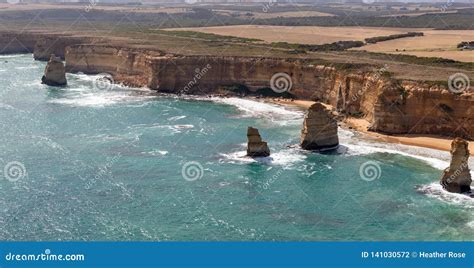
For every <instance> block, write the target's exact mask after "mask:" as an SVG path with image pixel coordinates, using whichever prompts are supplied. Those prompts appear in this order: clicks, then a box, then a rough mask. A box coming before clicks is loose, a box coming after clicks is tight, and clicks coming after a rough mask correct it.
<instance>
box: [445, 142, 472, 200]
mask: <svg viewBox="0 0 474 268" xmlns="http://www.w3.org/2000/svg"><path fill="white" fill-rule="evenodd" d="M468 161H469V143H468V142H467V141H466V140H464V139H462V138H456V139H454V140H453V142H452V143H451V164H450V165H449V167H448V168H446V169H445V170H444V173H443V176H442V177H441V181H440V183H441V185H442V186H443V188H444V189H446V191H448V192H452V193H468V192H470V191H471V183H472V178H471V172H470V171H469V165H468Z"/></svg>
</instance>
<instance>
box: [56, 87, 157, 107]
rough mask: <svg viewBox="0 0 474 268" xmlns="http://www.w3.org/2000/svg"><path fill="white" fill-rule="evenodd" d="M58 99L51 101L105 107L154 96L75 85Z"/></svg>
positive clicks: (130, 91)
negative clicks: (91, 89) (93, 90)
mask: <svg viewBox="0 0 474 268" xmlns="http://www.w3.org/2000/svg"><path fill="white" fill-rule="evenodd" d="M68 90H69V89H65V91H66V93H65V94H64V95H63V96H62V97H61V98H57V99H52V100H50V101H49V103H57V104H64V105H70V106H79V107H104V106H109V105H114V104H117V103H129V102H140V101H143V100H146V99H152V98H154V96H147V95H137V94H134V92H133V90H128V91H113V90H111V91H103V92H88V91H87V89H85V88H84V87H75V88H73V89H71V90H70V92H67V91H68Z"/></svg>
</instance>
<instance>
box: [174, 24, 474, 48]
mask: <svg viewBox="0 0 474 268" xmlns="http://www.w3.org/2000/svg"><path fill="white" fill-rule="evenodd" d="M168 30H176V31H195V32H202V33H212V34H218V35H230V36H236V37H241V38H255V39H261V40H264V41H266V42H269V43H271V42H287V43H299V44H312V45H321V44H327V43H333V42H337V41H351V40H354V41H363V40H364V39H365V38H368V37H375V36H385V35H391V34H400V33H406V32H409V31H424V30H425V29H414V28H413V29H407V28H388V27H387V28H382V27H379V28H377V27H319V26H297V27H292V26H267V25H236V26H217V27H190V28H175V29H168ZM473 32H474V31H473Z"/></svg>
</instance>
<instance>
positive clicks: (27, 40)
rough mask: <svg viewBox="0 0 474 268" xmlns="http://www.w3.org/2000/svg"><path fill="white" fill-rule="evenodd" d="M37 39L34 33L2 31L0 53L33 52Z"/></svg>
mask: <svg viewBox="0 0 474 268" xmlns="http://www.w3.org/2000/svg"><path fill="white" fill-rule="evenodd" d="M37 40H38V36H37V35H35V34H30V33H13V32H2V33H1V34H0V54H16V53H33V50H34V48H35V44H36V41H37Z"/></svg>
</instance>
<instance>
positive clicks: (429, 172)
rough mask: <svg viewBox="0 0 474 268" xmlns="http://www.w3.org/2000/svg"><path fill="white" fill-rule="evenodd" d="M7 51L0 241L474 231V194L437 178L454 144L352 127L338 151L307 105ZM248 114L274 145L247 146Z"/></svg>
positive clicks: (2, 71) (0, 114) (446, 236)
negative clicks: (305, 146) (248, 152)
mask: <svg viewBox="0 0 474 268" xmlns="http://www.w3.org/2000/svg"><path fill="white" fill-rule="evenodd" d="M0 62H1V65H0V85H1V87H0V90H1V92H0V128H1V129H0V130H1V133H2V134H1V135H0V137H1V141H0V146H1V150H0V161H1V162H0V170H2V171H3V173H2V174H0V175H2V176H0V178H1V179H0V224H1V226H2V228H0V239H1V240H93V241H95V240H113V241H117V240H152V241H162V240H179V241H182V240H218V241H222V240H224V241H227V240H244V241H248V240H251V241H253V240H264V241H289V240H290V241H328V240H331V241H333V240H335V241H341V240H343V241H346V240H368V241H375V240H390V241H393V240H395V241H400V240H430V241H433V240H442V241H449V240H469V241H472V240H473V239H474V210H473V208H474V200H473V199H471V198H468V197H464V196H462V195H456V194H451V193H447V192H445V191H444V190H442V189H441V187H440V186H439V185H438V180H439V177H440V175H441V169H443V168H445V167H446V166H447V165H448V161H449V154H448V153H445V152H440V151H436V150H430V149H424V148H417V147H410V146H404V145H395V144H384V143H379V142H373V141H370V140H367V139H364V138H363V137H361V136H360V135H359V134H357V133H354V132H351V131H348V130H344V129H341V130H340V138H341V144H342V145H341V147H340V149H339V150H338V152H334V153H326V154H316V153H309V152H304V151H302V150H300V149H298V148H297V147H296V146H293V145H296V144H297V143H298V140H299V134H300V128H301V124H302V120H303V112H301V111H300V110H297V109H293V108H288V107H283V106H277V105H273V104H268V103H259V102H257V101H255V100H242V99H237V98H226V99H224V98H202V97H184V98H177V97H175V96H166V95H157V94H156V93H155V92H152V91H149V90H147V89H131V88H126V87H121V86H116V85H110V86H105V88H97V85H96V84H95V82H94V81H96V78H97V77H96V76H88V75H82V74H68V76H67V78H68V83H69V85H68V86H67V87H64V88H52V87H48V86H45V85H42V84H41V83H40V79H41V76H42V72H43V69H44V66H45V63H43V62H36V61H33V58H32V56H31V55H13V56H0ZM247 126H254V127H257V128H259V129H260V132H261V134H262V137H263V139H264V140H266V141H268V142H269V145H270V149H271V152H272V156H271V157H269V158H261V159H257V160H252V159H248V158H245V157H244V155H245V142H246V130H247ZM11 163H14V164H16V167H17V169H16V171H17V173H14V172H9V171H11V170H9V169H8V168H7V167H11V165H9V164H11ZM4 167H5V168H4ZM361 167H366V168H367V169H361ZM472 167H474V165H473V163H472V160H471V168H472ZM361 170H362V171H365V172H362V174H361V172H360V171H361ZM13 171H15V170H13ZM18 174H19V175H18ZM372 179H373V180H372Z"/></svg>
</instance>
